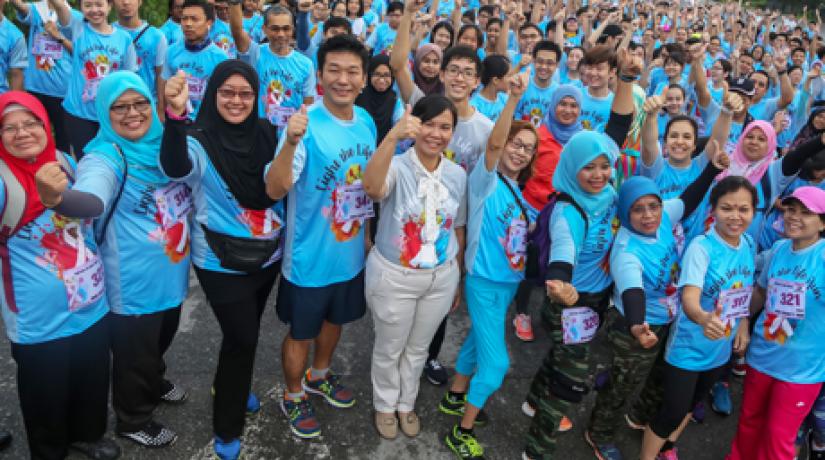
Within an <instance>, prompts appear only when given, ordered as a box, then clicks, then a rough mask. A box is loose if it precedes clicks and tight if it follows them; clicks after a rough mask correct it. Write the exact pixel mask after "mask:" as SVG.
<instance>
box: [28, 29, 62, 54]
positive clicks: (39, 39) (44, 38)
mask: <svg viewBox="0 0 825 460" xmlns="http://www.w3.org/2000/svg"><path fill="white" fill-rule="evenodd" d="M32 54H34V55H36V56H43V57H47V58H52V59H54V60H57V59H60V58H62V57H63V45H61V44H60V42H59V41H57V40H55V39H54V38H52V36H51V35H49V34H47V33H42V34H37V35H35V36H34V43H33V44H32Z"/></svg>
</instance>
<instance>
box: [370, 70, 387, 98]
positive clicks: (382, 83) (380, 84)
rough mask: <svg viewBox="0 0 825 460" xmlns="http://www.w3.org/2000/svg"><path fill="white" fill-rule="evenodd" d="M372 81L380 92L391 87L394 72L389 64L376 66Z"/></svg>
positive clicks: (371, 77) (373, 85)
mask: <svg viewBox="0 0 825 460" xmlns="http://www.w3.org/2000/svg"><path fill="white" fill-rule="evenodd" d="M370 83H371V84H372V87H373V88H375V90H376V91H378V92H379V93H383V92H384V91H386V90H388V89H390V85H392V72H391V71H390V68H389V66H387V65H384V64H381V65H379V66H378V67H376V68H375V70H374V71H373V72H372V75H370Z"/></svg>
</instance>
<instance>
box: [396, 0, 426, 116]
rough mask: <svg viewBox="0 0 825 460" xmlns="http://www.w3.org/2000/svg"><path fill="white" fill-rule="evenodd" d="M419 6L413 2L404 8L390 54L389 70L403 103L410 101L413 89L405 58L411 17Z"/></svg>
mask: <svg viewBox="0 0 825 460" xmlns="http://www.w3.org/2000/svg"><path fill="white" fill-rule="evenodd" d="M421 5H422V4H420V3H416V2H414V1H409V2H407V5H406V6H405V7H404V14H403V15H402V16H401V24H399V25H398V32H397V33H396V34H395V46H394V47H393V50H392V53H390V69H392V73H393V76H395V83H397V84H398V90H399V92H400V93H401V99H402V100H403V101H404V102H409V101H410V97H412V93H413V90H414V89H415V83H413V79H412V75H410V69H409V68H408V67H407V57H408V56H409V55H410V29H411V28H412V17H413V15H414V14H415V12H416V11H418V10H419V9H420V8H421Z"/></svg>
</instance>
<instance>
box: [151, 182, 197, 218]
mask: <svg viewBox="0 0 825 460" xmlns="http://www.w3.org/2000/svg"><path fill="white" fill-rule="evenodd" d="M154 195H155V203H157V207H158V211H159V212H160V213H161V215H163V224H164V227H165V228H168V227H170V226H172V225H174V224H175V223H177V222H180V221H182V220H185V219H186V218H187V217H188V216H189V212H190V211H192V191H191V190H190V189H189V186H187V185H186V184H182V183H179V182H177V183H170V184H169V185H167V186H166V187H163V188H161V189H157V190H155V193H154Z"/></svg>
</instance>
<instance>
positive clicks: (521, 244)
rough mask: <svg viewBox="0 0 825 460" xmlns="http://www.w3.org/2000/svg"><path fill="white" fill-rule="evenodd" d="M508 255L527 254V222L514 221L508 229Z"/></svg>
mask: <svg viewBox="0 0 825 460" xmlns="http://www.w3.org/2000/svg"><path fill="white" fill-rule="evenodd" d="M507 253H508V254H514V255H517V256H525V255H526V254H527V222H525V221H523V220H521V219H513V220H511V221H510V226H509V227H507Z"/></svg>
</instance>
